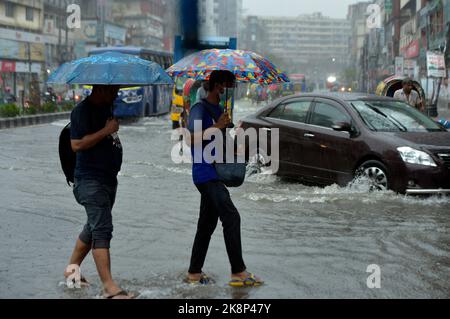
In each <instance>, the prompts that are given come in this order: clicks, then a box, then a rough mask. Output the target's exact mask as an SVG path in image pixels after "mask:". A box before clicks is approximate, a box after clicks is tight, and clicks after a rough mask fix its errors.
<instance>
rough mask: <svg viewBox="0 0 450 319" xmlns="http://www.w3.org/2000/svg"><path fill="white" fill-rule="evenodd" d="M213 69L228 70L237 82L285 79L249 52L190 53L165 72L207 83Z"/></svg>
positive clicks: (266, 82)
mask: <svg viewBox="0 0 450 319" xmlns="http://www.w3.org/2000/svg"><path fill="white" fill-rule="evenodd" d="M215 70H224V71H230V72H232V73H233V74H234V75H235V76H236V80H237V81H238V82H253V83H260V84H273V83H280V82H289V78H288V77H287V75H286V74H284V73H283V72H282V71H281V70H279V69H278V68H277V67H276V66H275V65H274V64H273V63H272V62H270V61H269V60H268V59H266V58H264V57H262V56H260V55H259V54H256V53H254V52H251V51H243V50H230V49H226V50H218V49H212V50H204V51H200V52H197V53H194V54H192V55H190V56H188V57H186V58H184V59H182V60H181V61H179V62H178V63H176V64H174V65H172V66H171V67H170V68H168V69H167V73H169V74H170V75H171V76H175V77H189V78H193V79H195V80H208V79H209V76H210V75H211V72H213V71H215Z"/></svg>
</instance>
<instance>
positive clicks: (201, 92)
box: [195, 81, 209, 103]
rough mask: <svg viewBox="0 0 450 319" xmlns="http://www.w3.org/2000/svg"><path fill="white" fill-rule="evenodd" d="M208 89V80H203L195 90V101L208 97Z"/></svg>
mask: <svg viewBox="0 0 450 319" xmlns="http://www.w3.org/2000/svg"><path fill="white" fill-rule="evenodd" d="M208 90H209V85H208V81H203V83H202V85H201V86H200V88H199V89H198V90H197V96H196V99H195V103H198V102H200V101H201V100H203V99H206V98H207V97H208Z"/></svg>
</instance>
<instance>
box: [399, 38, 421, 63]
mask: <svg viewBox="0 0 450 319" xmlns="http://www.w3.org/2000/svg"><path fill="white" fill-rule="evenodd" d="M419 54H420V44H419V40H414V41H412V42H411V43H410V44H409V45H408V46H407V47H406V48H405V49H404V50H403V56H404V57H405V58H406V59H412V58H416V57H418V56H419Z"/></svg>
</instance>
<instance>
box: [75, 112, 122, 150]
mask: <svg viewBox="0 0 450 319" xmlns="http://www.w3.org/2000/svg"><path fill="white" fill-rule="evenodd" d="M118 130H119V122H118V121H117V119H112V120H108V121H107V122H106V125H105V127H104V128H103V129H101V130H100V131H98V132H96V133H93V134H89V135H86V136H84V137H83V138H82V139H81V140H71V145H72V150H73V151H74V152H75V153H76V152H80V151H86V150H88V149H90V148H92V147H94V146H95V145H97V144H98V143H100V142H101V141H102V140H103V139H104V138H105V137H107V136H108V135H111V134H113V133H116V132H117V131H118Z"/></svg>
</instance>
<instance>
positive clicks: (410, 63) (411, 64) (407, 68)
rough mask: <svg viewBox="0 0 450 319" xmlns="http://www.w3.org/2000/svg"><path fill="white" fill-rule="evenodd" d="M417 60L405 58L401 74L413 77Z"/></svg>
mask: <svg viewBox="0 0 450 319" xmlns="http://www.w3.org/2000/svg"><path fill="white" fill-rule="evenodd" d="M416 69H417V62H416V61H415V60H405V61H404V64H403V75H405V76H408V77H410V78H415V75H416V74H415V73H416Z"/></svg>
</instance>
